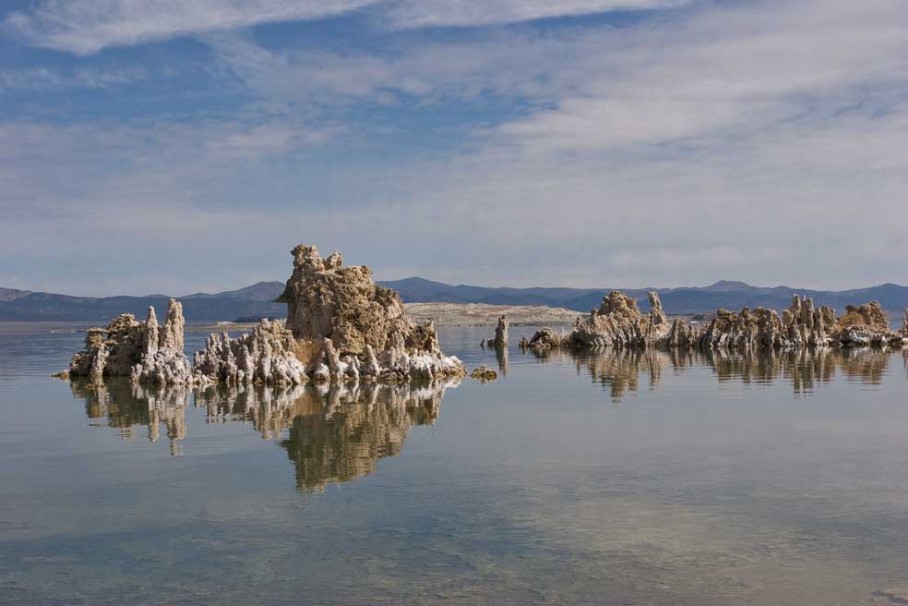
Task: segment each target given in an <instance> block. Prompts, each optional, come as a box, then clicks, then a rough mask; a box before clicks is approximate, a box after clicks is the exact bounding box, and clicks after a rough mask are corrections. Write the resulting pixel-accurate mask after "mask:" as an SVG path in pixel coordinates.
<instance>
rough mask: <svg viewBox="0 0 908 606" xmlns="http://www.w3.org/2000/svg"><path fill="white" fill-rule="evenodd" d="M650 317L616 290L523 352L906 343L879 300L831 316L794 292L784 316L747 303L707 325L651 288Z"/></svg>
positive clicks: (540, 336)
mask: <svg viewBox="0 0 908 606" xmlns="http://www.w3.org/2000/svg"><path fill="white" fill-rule="evenodd" d="M649 299H650V308H651V311H650V313H649V314H644V313H642V312H641V311H640V309H639V308H638V307H637V302H636V301H634V300H633V299H632V298H630V297H626V296H624V295H623V294H622V293H621V292H619V291H612V292H611V293H609V294H608V295H607V296H606V297H604V299H603V302H602V305H601V306H600V308H599V309H598V310H593V311H592V312H590V315H589V316H587V317H581V318H578V319H577V321H576V322H575V324H574V328H573V330H572V331H571V332H570V334H568V335H567V336H565V337H564V338H559V337H558V335H556V334H555V333H554V332H553V331H552V330H551V329H548V328H546V329H543V330H541V331H538V332H537V333H536V334H535V335H534V336H533V338H532V339H530V341H529V342H525V341H521V348H522V349H526V348H528V349H531V350H533V351H535V352H544V351H548V350H552V349H557V348H559V347H561V348H566V349H575V350H598V349H622V348H645V347H653V346H654V347H663V348H677V349H691V348H695V349H700V350H704V351H707V350H717V349H728V350H737V351H757V350H769V349H775V350H797V349H800V348H803V347H826V346H836V347H866V346H872V347H887V346H888V347H903V346H905V345H908V311H906V318H905V324H906V327H905V328H903V329H902V331H901V332H900V333H896V332H895V331H893V330H891V329H890V328H889V323H888V320H887V319H886V315H885V313H884V312H883V310H882V308H881V306H880V304H879V303H877V302H870V303H865V304H863V305H860V306H857V307H855V306H848V307H847V309H846V312H845V314H844V315H843V316H842V317H840V318H838V319H837V318H836V315H835V311H834V310H833V309H832V308H829V307H819V308H816V307H815V306H814V304H813V301H812V300H811V299H808V298H804V297H800V296H798V295H795V296H794V298H793V300H792V303H791V306H790V307H789V308H788V309H786V310H784V311H783V312H782V314H781V315H779V314H778V313H777V312H776V311H774V310H771V309H765V308H763V307H758V308H756V309H753V310H751V309H749V308H747V307H745V308H744V309H742V310H741V311H740V312H737V313H736V312H731V311H728V310H726V309H719V310H717V311H716V316H715V318H713V320H712V321H711V322H710V323H709V324H708V325H706V326H705V327H704V326H696V327H695V326H691V325H689V324H688V323H686V322H684V321H683V320H681V319H680V318H676V319H675V320H673V321H671V322H669V320H668V317H667V316H666V315H665V312H664V310H663V309H662V304H661V302H660V300H659V297H658V295H657V294H656V293H654V292H653V293H649Z"/></svg>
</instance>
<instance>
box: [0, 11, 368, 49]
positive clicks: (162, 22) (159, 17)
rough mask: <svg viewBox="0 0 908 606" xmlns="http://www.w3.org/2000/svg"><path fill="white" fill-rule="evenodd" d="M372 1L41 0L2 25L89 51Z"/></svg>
mask: <svg viewBox="0 0 908 606" xmlns="http://www.w3.org/2000/svg"><path fill="white" fill-rule="evenodd" d="M374 1H375V0H192V1H186V0H40V1H39V2H38V3H37V4H36V6H35V7H34V8H32V9H30V10H24V11H17V12H14V13H12V14H10V15H9V16H8V17H7V18H6V19H5V20H4V21H3V23H2V29H3V31H5V32H7V33H10V34H12V35H15V36H17V37H18V38H20V39H22V40H24V41H25V42H27V43H29V44H33V45H36V46H43V47H47V48H54V49H58V50H64V51H69V52H73V53H76V54H79V55H87V54H91V53H96V52H98V51H100V50H102V49H104V48H106V47H108V46H129V45H132V44H137V43H142V42H148V41H151V40H163V39H166V38H171V37H173V36H181V35H186V34H193V33H198V32H205V31H211V30H226V29H235V28H241V27H248V26H251V25H258V24H262V23H273V22H279V21H298V20H306V19H320V18H324V17H330V16H333V15H338V14H341V13H344V12H347V11H350V10H354V9H357V8H361V7H363V6H366V5H368V4H372V3H373V2H374Z"/></svg>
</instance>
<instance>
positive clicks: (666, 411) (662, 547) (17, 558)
mask: <svg viewBox="0 0 908 606" xmlns="http://www.w3.org/2000/svg"><path fill="white" fill-rule="evenodd" d="M486 332H488V331H477V330H471V329H445V330H443V331H442V334H441V340H442V345H443V346H444V347H445V349H446V350H447V351H449V352H451V353H454V354H455V355H458V356H460V357H461V358H462V359H464V360H465V361H466V362H467V364H468V366H469V367H470V368H473V367H475V366H477V365H478V364H481V363H484V364H488V365H490V366H493V367H498V368H501V369H502V370H506V373H503V376H502V377H501V378H500V379H499V380H498V381H495V382H492V383H489V384H485V385H483V384H480V383H478V382H476V381H472V380H469V379H468V380H466V381H464V382H462V383H461V384H459V385H456V384H450V385H447V386H435V387H434V388H430V387H423V388H418V389H417V388H412V389H391V388H384V387H382V388H367V387H360V388H359V389H337V388H333V389H321V390H318V389H314V388H306V389H296V390H284V391H281V390H278V391H275V390H264V389H250V390H239V391H238V390H228V389H219V390H208V391H204V392H197V393H195V392H187V391H183V390H179V389H171V390H164V391H152V390H141V389H135V388H133V387H132V386H131V385H129V384H128V382H127V383H123V382H112V383H110V384H108V385H107V386H106V387H105V388H103V389H89V388H87V387H84V386H79V385H76V384H73V385H71V384H69V383H67V382H63V381H59V380H55V379H51V378H49V374H50V373H52V372H55V371H58V370H60V369H62V368H63V367H65V366H66V363H67V361H68V358H69V356H70V354H71V353H72V352H73V351H75V350H77V349H79V347H80V344H81V341H82V339H83V337H84V335H83V334H82V333H80V332H78V331H77V330H75V329H74V328H73V326H71V325H68V326H63V325H50V324H0V420H2V424H0V603H2V604H445V603H450V604H665V605H668V604H671V605H688V604H689V605H695V604H696V605H701V604H761V605H762V604H773V605H776V604H778V605H788V604H792V605H794V604H798V605H800V604H811V605H812V604H818V605H819V604H823V605H829V604H842V605H846V604H847V605H852V604H908V549H906V546H908V397H906V396H908V358H906V357H905V356H904V355H903V354H902V353H894V354H883V353H873V352H858V353H855V354H852V355H849V356H842V355H840V354H833V353H829V354H826V355H795V356H780V357H749V358H748V357H719V358H714V359H708V358H706V357H702V356H696V357H692V356H674V357H673V356H670V355H668V354H663V353H654V352H651V353H646V354H642V355H620V356H614V355H613V356H598V357H595V356H591V357H584V358H573V357H571V356H567V355H555V356H552V357H550V358H547V359H539V358H536V357H535V356H533V355H531V354H522V353H520V352H519V351H518V350H516V348H515V349H512V351H511V352H510V356H509V357H508V359H507V360H499V359H497V358H496V355H495V353H494V352H491V351H484V350H481V349H479V348H478V346H477V344H478V342H479V340H480V339H481V338H482V337H484V336H488V335H486V334H485V333H486ZM511 332H512V336H511V338H512V341H513V342H514V343H516V342H517V340H518V339H519V337H520V336H521V334H524V333H531V332H532V328H525V329H522V328H512V331H511ZM205 336H206V334H205V333H204V332H202V331H193V332H190V333H189V334H188V335H187V349H188V350H190V351H194V350H195V349H197V348H200V347H201V345H202V341H203V340H204V337H205Z"/></svg>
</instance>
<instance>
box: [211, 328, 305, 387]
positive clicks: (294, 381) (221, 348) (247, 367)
mask: <svg viewBox="0 0 908 606" xmlns="http://www.w3.org/2000/svg"><path fill="white" fill-rule="evenodd" d="M295 349H296V340H295V339H294V338H293V335H292V334H291V332H290V331H289V330H287V329H286V328H285V327H284V325H283V324H282V323H281V322H271V321H270V320H262V321H261V322H260V323H259V324H257V325H256V326H255V327H254V328H253V330H252V334H244V335H242V336H240V337H237V338H235V339H231V338H230V335H228V334H227V333H226V332H225V333H223V334H222V335H217V334H212V335H211V336H210V337H208V343H207V344H206V346H205V349H203V350H202V351H199V352H196V354H195V356H194V359H193V374H194V375H195V377H196V378H197V379H198V380H199V381H200V382H202V383H208V382H216V381H224V382H226V383H228V384H239V383H253V382H258V383H264V384H266V385H301V384H303V383H306V382H307V381H308V380H309V377H308V376H307V375H306V367H305V365H304V364H303V363H302V362H300V361H299V359H298V358H297V356H296V353H295Z"/></svg>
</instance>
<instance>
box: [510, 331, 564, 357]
mask: <svg viewBox="0 0 908 606" xmlns="http://www.w3.org/2000/svg"><path fill="white" fill-rule="evenodd" d="M562 341H563V339H562V338H561V335H559V334H557V333H556V332H555V331H554V330H552V329H551V328H548V327H546V328H543V329H541V330H537V331H536V332H535V333H534V334H533V336H532V337H531V338H530V340H529V341H527V340H526V337H524V338H523V339H521V341H520V349H529V350H531V351H534V352H536V353H544V352H547V351H552V350H555V349H558V348H560V347H561V345H562Z"/></svg>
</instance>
